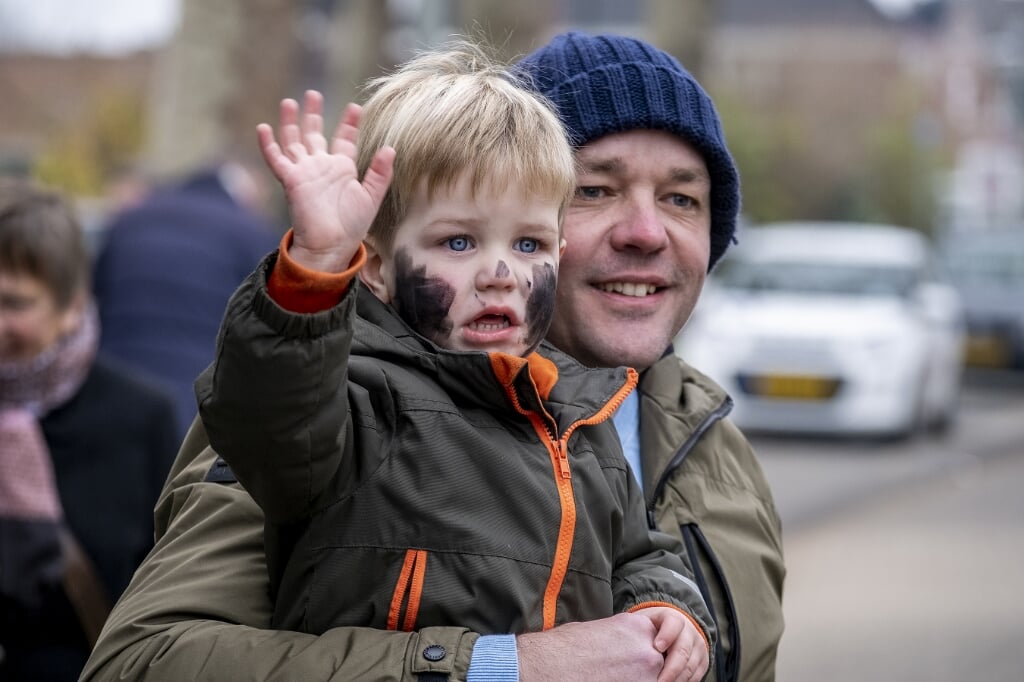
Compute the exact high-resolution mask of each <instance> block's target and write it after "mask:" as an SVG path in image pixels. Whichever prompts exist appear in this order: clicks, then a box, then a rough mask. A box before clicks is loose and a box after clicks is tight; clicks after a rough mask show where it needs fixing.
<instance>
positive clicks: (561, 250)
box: [558, 237, 566, 258]
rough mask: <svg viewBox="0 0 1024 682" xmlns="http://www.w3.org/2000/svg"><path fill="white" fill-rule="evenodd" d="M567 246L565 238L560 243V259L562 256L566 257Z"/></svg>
mask: <svg viewBox="0 0 1024 682" xmlns="http://www.w3.org/2000/svg"><path fill="white" fill-rule="evenodd" d="M565 244H566V242H565V238H564V237H563V238H562V240H561V241H560V242H559V243H558V257H559V258H561V257H562V256H564V255H565Z"/></svg>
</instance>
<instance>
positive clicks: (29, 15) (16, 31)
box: [0, 0, 918, 53]
mask: <svg viewBox="0 0 1024 682" xmlns="http://www.w3.org/2000/svg"><path fill="white" fill-rule="evenodd" d="M212 1H216V0H212ZM428 1H429V0H428ZM764 1H765V2H770V1H771V0H764ZM821 1H822V2H828V0H821ZM871 1H872V2H874V3H875V4H876V5H878V6H879V7H881V8H883V9H884V10H887V11H894V12H898V11H899V10H901V9H903V8H905V7H907V6H910V5H912V4H914V3H915V2H916V1H918V0H871ZM178 12H179V0H0V50H5V49H6V50H9V49H25V48H29V49H35V50H43V51H47V52H64V53H66V52H75V51H95V52H106V53H117V52H130V51H132V50H136V49H140V48H146V47H152V46H154V45H158V44H160V43H162V42H164V41H165V40H166V39H167V38H169V37H170V35H171V34H172V32H173V31H174V28H175V26H176V25H177V21H178Z"/></svg>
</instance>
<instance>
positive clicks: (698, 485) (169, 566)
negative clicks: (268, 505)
mask: <svg viewBox="0 0 1024 682" xmlns="http://www.w3.org/2000/svg"><path fill="white" fill-rule="evenodd" d="M639 392H640V396H641V409H640V414H641V430H642V433H641V438H642V447H643V449H644V459H643V470H644V472H645V478H646V479H647V480H646V481H645V486H644V488H645V490H646V491H647V497H648V501H649V502H650V500H651V499H652V498H653V497H654V495H655V491H656V489H657V488H658V486H659V481H660V479H661V476H660V474H661V468H662V467H664V466H667V465H668V464H669V463H670V462H671V461H672V460H673V459H675V458H676V455H677V452H680V448H682V450H681V453H682V454H685V456H683V457H680V458H681V459H682V463H683V466H682V467H677V468H674V469H673V470H672V472H671V474H670V475H669V476H668V480H667V481H666V483H665V484H664V486H662V491H661V493H660V498H659V500H657V501H656V504H655V513H656V516H657V518H658V525H659V526H660V528H661V529H662V530H664V531H665V532H669V533H674V534H679V535H681V534H682V532H683V531H682V528H684V527H686V526H687V524H690V523H693V522H694V520H696V523H697V525H698V527H699V529H700V531H701V535H703V536H704V537H705V538H707V539H708V540H709V544H710V545H711V547H712V548H713V551H714V553H715V556H716V557H717V559H718V562H719V564H720V565H721V566H722V569H723V572H724V574H725V575H726V576H727V579H728V581H729V589H730V593H731V596H732V601H733V603H734V604H735V607H736V612H737V616H738V621H739V623H740V624H741V627H742V646H741V649H742V651H741V656H740V659H741V661H742V663H741V667H742V670H743V675H742V677H741V678H740V679H741V680H743V681H744V682H767V681H769V680H773V679H774V664H775V656H776V649H777V646H778V641H779V637H780V636H781V633H782V627H783V622H782V609H781V599H782V582H783V578H784V574H785V569H784V566H783V563H782V547H781V537H780V524H779V519H778V515H777V513H776V511H775V507H774V504H773V502H772V498H771V494H770V491H769V490H768V485H767V482H766V480H765V477H764V474H763V472H762V471H761V468H760V466H759V465H758V463H757V461H756V459H755V458H754V456H753V453H752V452H751V449H750V446H749V444H748V443H747V441H746V440H745V439H744V438H743V436H742V435H741V434H740V433H739V432H738V431H737V430H736V428H735V427H734V426H733V425H732V424H731V423H730V422H728V421H727V420H725V419H723V418H722V416H723V414H724V412H725V411H727V409H728V404H727V397H726V396H725V394H724V392H722V390H721V389H720V388H718V387H717V386H716V385H714V383H713V382H711V381H710V380H709V379H707V378H706V377H703V376H702V375H700V374H699V373H697V372H695V371H693V370H692V369H690V368H688V367H686V366H685V365H683V364H681V363H679V362H677V361H676V359H675V358H674V357H672V356H666V358H664V359H663V360H662V361H661V362H659V363H658V364H657V365H655V366H654V367H652V368H651V369H650V370H648V371H647V372H645V373H644V374H643V375H642V377H641V382H640V387H639ZM216 459H217V457H216V454H215V453H214V452H213V450H212V449H210V448H209V447H208V443H207V440H206V434H205V432H204V430H203V428H202V424H201V423H199V422H198V421H197V422H196V423H195V424H193V427H192V430H191V431H190V433H189V435H188V437H187V438H186V439H185V442H184V444H183V445H182V448H181V451H180V453H179V455H178V459H177V461H176V462H175V465H174V468H173V469H172V471H171V473H170V476H169V477H168V480H167V483H166V484H165V486H164V491H163V494H162V496H161V498H160V501H159V503H158V505H157V508H156V518H155V520H156V534H157V542H156V546H155V548H154V549H153V551H152V552H151V554H150V555H149V557H148V558H147V559H146V561H145V562H144V563H143V564H142V566H141V567H140V569H139V570H138V571H137V573H136V575H135V577H134V579H133V580H132V583H131V585H129V587H128V589H127V590H126V591H125V593H124V594H123V596H122V597H121V599H120V600H119V601H118V603H117V605H116V606H115V608H114V611H113V613H112V614H111V616H110V619H109V620H108V621H107V624H106V626H105V627H104V630H103V633H102V635H101V637H100V641H99V642H98V643H97V645H96V648H95V649H94V651H93V654H92V656H91V658H90V659H89V663H88V664H87V666H86V669H85V671H84V673H83V676H82V679H83V680H142V679H151V680H161V681H162V680H197V681H198V680H209V681H217V682H220V681H221V680H240V681H242V680H311V681H320V680H332V681H338V682H340V681H343V680H345V681H347V680H365V681H367V682H373V681H375V680H382V681H383V680H394V681H403V682H417V680H418V679H419V674H420V673H425V672H428V671H436V672H439V673H442V674H447V675H449V679H450V680H452V681H453V682H456V681H458V682H461V681H463V680H465V678H466V672H467V670H468V668H469V661H470V657H471V655H472V650H473V646H474V644H475V643H476V639H477V637H478V635H477V634H475V633H473V632H470V631H468V630H467V629H465V628H459V627H436V628H425V629H423V630H421V631H419V632H384V631H380V630H372V629H367V628H354V627H347V628H335V629H332V630H329V631H327V632H326V633H324V634H322V635H320V636H316V635H310V634H302V633H295V632H287V631H271V630H268V629H266V628H268V627H269V625H270V619H271V614H272V610H273V604H272V602H271V600H270V596H269V579H268V574H267V569H266V562H265V555H264V549H263V515H262V513H261V512H260V509H259V507H258V506H257V505H256V503H255V502H254V501H253V500H252V498H251V497H250V496H249V495H248V494H247V493H246V492H245V491H244V490H243V489H242V488H241V486H240V485H239V484H238V483H236V482H234V478H233V476H231V475H228V476H221V475H220V471H221V468H219V467H216V466H214V463H215V460H216ZM659 463H660V465H659ZM688 477H689V478H688ZM687 491H689V492H687ZM702 491H703V492H702ZM680 493H685V496H684V497H685V499H686V502H684V503H683V504H681V505H679V506H673V502H672V500H673V499H676V500H677V498H678V496H679V495H680ZM701 495H705V496H706V497H704V498H703V499H702V498H701V497H700V496H701ZM691 535H693V534H691ZM713 563H714V562H712V561H710V560H709V559H706V558H705V559H701V561H700V566H701V568H702V572H703V573H704V574H705V575H707V574H709V573H714V571H713V570H711V569H712V568H713V567H712V564H713ZM722 591H723V590H722V587H721V585H718V586H717V587H715V588H714V589H713V590H712V605H713V606H714V607H715V608H716V610H718V609H722V606H721V605H722V603H723V600H722V599H721V598H720V597H721V594H722ZM259 595H264V596H265V598H264V599H259ZM722 610H725V609H722ZM716 615H717V616H718V617H719V624H720V627H719V629H718V634H719V641H720V642H721V641H722V640H723V639H727V638H728V637H729V633H730V625H729V623H728V618H725V616H724V614H718V613H716ZM729 641H731V640H729ZM432 645H439V646H441V647H443V648H444V651H445V652H446V655H445V656H444V657H443V658H442V659H441V660H439V661H430V660H427V658H425V657H424V655H423V653H424V652H425V651H426V650H427V649H428V647H431V646H432ZM726 646H727V647H728V646H729V642H726ZM719 648H721V647H719ZM433 651H437V649H433ZM707 679H712V678H711V677H710V676H709V677H708V678H707ZM720 682H721V681H720Z"/></svg>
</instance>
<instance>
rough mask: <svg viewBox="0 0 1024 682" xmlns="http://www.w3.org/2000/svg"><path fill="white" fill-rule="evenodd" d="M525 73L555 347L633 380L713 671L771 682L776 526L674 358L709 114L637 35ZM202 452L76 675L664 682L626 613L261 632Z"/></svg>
mask: <svg viewBox="0 0 1024 682" xmlns="http://www.w3.org/2000/svg"><path fill="white" fill-rule="evenodd" d="M523 68H524V71H525V72H526V73H527V74H528V75H530V76H532V77H533V79H534V82H535V83H536V86H537V88H538V89H539V90H540V91H541V92H542V93H544V94H545V95H547V96H549V97H550V98H551V99H552V100H553V101H554V103H555V106H556V108H557V110H558V112H559V114H560V115H561V116H562V118H563V120H564V122H565V124H566V126H567V128H568V130H569V132H570V135H571V136H572V138H573V144H574V146H576V148H577V156H578V160H579V162H580V177H579V183H578V184H579V189H578V191H577V197H576V199H575V200H574V202H573V205H572V206H571V207H570V209H569V210H568V212H567V214H566V217H565V223H564V233H565V237H566V240H567V242H568V244H567V247H566V250H565V252H564V254H563V256H562V263H561V266H560V269H559V286H558V304H557V305H558V308H557V311H556V320H555V322H554V323H553V325H552V328H551V331H550V333H549V337H548V338H549V339H550V340H551V341H553V342H554V343H555V344H556V345H558V346H560V347H561V348H563V349H564V350H566V351H568V352H569V353H570V354H572V355H575V356H576V357H577V358H579V359H580V360H581V361H582V362H584V363H586V364H590V365H594V366H600V365H609V366H612V365H619V364H628V365H632V366H634V367H636V368H637V369H638V370H641V372H642V376H641V382H640V387H639V390H638V391H637V392H636V393H635V394H634V395H638V397H637V399H636V400H635V402H627V403H626V404H625V405H623V406H622V408H620V410H619V413H618V414H617V419H616V422H617V424H618V425H619V426H620V436H621V437H622V439H623V442H624V449H625V450H626V452H627V456H631V457H632V463H633V466H634V471H635V472H636V473H637V474H638V477H639V478H640V479H641V481H642V483H643V488H644V491H645V497H646V501H647V504H648V510H649V515H650V516H651V520H652V523H654V524H656V525H657V526H658V528H659V529H660V530H662V531H665V532H669V533H673V534H676V535H678V536H680V537H681V538H682V539H683V541H684V545H685V547H686V548H687V551H688V552H689V554H690V555H691V557H692V558H694V559H695V561H694V562H693V563H694V567H695V569H699V571H698V578H699V580H700V582H701V584H702V588H703V592H704V594H705V599H706V601H707V602H708V605H709V606H710V607H711V609H712V610H713V615H714V617H715V618H716V621H717V625H718V631H719V637H720V640H721V642H722V646H721V647H718V648H716V660H715V662H714V665H713V672H712V673H711V674H709V676H708V679H716V680H719V681H724V680H736V679H741V680H744V681H745V682H746V681H748V680H753V681H760V680H772V679H774V665H775V655H776V649H777V646H778V641H779V638H780V637H781V634H782V609H781V598H782V582H783V577H784V573H785V569H784V567H783V562H782V547H781V537H780V536H781V531H780V527H779V519H778V515H777V513H776V511H775V507H774V503H773V501H772V498H771V493H770V491H769V488H768V485H767V482H766V480H765V478H764V475H763V473H762V471H761V468H760V466H759V465H758V463H757V461H756V459H755V458H754V455H753V453H752V451H751V449H750V446H749V444H748V443H747V442H746V440H745V439H744V438H743V437H742V435H741V434H740V433H739V432H738V431H737V430H736V428H735V427H734V426H733V425H732V424H731V423H730V422H729V421H728V420H727V419H725V416H726V414H727V413H728V411H729V408H730V405H731V403H730V401H729V399H728V397H727V396H726V395H725V394H724V392H723V391H722V390H721V389H720V388H719V387H717V386H716V385H715V384H714V383H713V382H711V381H710V380H709V379H707V378H706V377H704V376H702V375H700V374H699V373H697V372H696V371H694V370H692V369H690V368H689V367H687V366H686V365H685V364H683V363H681V362H680V361H679V360H678V359H677V358H675V357H674V355H673V353H672V352H671V341H672V339H673V338H674V336H675V334H676V333H677V332H678V331H679V329H681V327H682V325H683V324H684V323H685V321H686V319H687V318H688V316H689V314H690V312H691V311H692V309H693V306H694V305H695V303H696V300H697V297H698V295H699V293H700V290H701V288H702V286H703V282H704V278H705V276H706V273H707V272H708V271H709V270H710V269H711V267H713V266H714V264H715V262H717V260H718V259H719V258H720V257H721V255H722V253H723V252H724V251H725V249H726V248H727V247H728V245H729V243H730V241H731V239H732V237H733V233H734V230H735V220H736V215H737V212H738V210H739V190H738V179H737V177H736V171H735V168H734V166H733V163H732V160H731V158H730V156H729V153H728V150H727V148H726V146H725V141H724V138H723V135H722V131H721V126H720V123H719V120H718V116H717V114H716V113H715V110H714V107H713V105H712V103H711V101H710V99H709V98H708V97H707V95H706V94H705V93H704V91H703V90H702V89H701V88H700V86H699V85H698V84H697V83H696V81H694V80H693V78H692V77H691V76H690V74H689V73H687V72H686V71H685V70H684V69H683V68H682V67H681V66H680V65H679V63H678V62H677V61H676V60H675V59H673V58H672V57H670V56H669V55H667V54H665V53H664V52H661V51H659V50H656V49H654V48H653V47H651V46H650V45H647V44H645V43H643V42H640V41H636V40H633V39H628V38H622V37H617V36H601V37H588V36H584V35H581V34H566V35H562V36H558V37H556V38H555V39H554V40H553V41H552V42H551V43H549V44H548V45H547V46H545V47H543V48H541V49H540V50H538V51H536V52H535V53H533V54H531V55H530V56H528V57H527V58H526V59H525V60H524V61H523ZM205 445H206V440H205V434H204V433H203V430H202V428H201V425H196V427H194V428H193V430H192V431H191V433H190V434H189V437H188V438H187V439H186V441H185V443H184V445H183V447H182V454H181V455H180V456H179V458H178V461H177V462H176V464H175V468H174V470H173V471H172V472H171V476H170V478H169V480H168V485H167V487H166V488H165V493H164V496H163V498H162V499H161V503H160V505H159V506H158V507H157V527H158V532H159V533H160V534H161V538H160V539H159V541H158V543H157V547H156V549H155V550H154V552H153V553H152V554H151V555H150V557H149V558H148V559H147V561H146V563H145V565H144V566H143V567H142V569H140V571H139V572H138V574H137V575H136V578H135V580H134V581H133V584H132V586H131V587H130V588H129V590H128V591H127V592H126V594H125V596H124V597H123V598H122V601H121V602H120V603H119V604H118V606H117V607H116V608H115V610H114V613H113V614H112V616H111V619H110V621H109V622H108V625H107V627H106V630H105V633H104V636H103V638H102V639H101V641H100V642H99V644H98V645H97V648H96V650H95V651H94V653H93V656H92V658H91V659H90V663H89V666H88V667H87V669H86V673H85V676H84V678H83V679H107V678H110V677H114V676H117V675H123V676H124V677H126V678H131V679H138V678H140V677H143V676H145V675H146V674H147V673H148V674H150V675H152V679H164V678H167V677H173V678H178V679H209V680H216V679H240V678H241V679H307V680H327V679H337V680H355V679H359V680H367V679H382V680H383V679H393V680H430V679H433V680H445V679H448V680H463V679H467V680H470V681H473V680H483V679H489V680H496V679H497V680H515V679H520V680H523V681H524V682H530V681H531V680H567V679H580V680H588V681H589V680H621V679H627V678H629V679H636V680H654V679H656V678H657V675H658V672H659V671H660V668H661V663H662V660H661V656H660V654H658V653H657V651H656V650H655V649H654V648H653V646H652V637H653V635H652V630H651V629H650V628H649V627H647V626H646V624H645V623H643V622H642V619H641V618H639V617H637V616H636V614H619V615H617V616H614V617H612V618H607V619H603V620H598V621H590V622H586V623H570V624H567V625H563V626H560V627H556V628H554V629H552V630H548V631H545V632H540V633H532V634H527V635H521V636H518V637H512V636H502V635H499V636H489V637H483V638H481V637H479V636H478V635H477V634H475V633H472V632H469V631H468V630H465V629H462V628H425V629H424V630H422V631H420V632H412V633H393V632H381V631H374V630H367V629H358V628H337V629H334V630H331V631H328V632H327V633H325V634H324V635H322V636H320V637H315V636H312V635H305V634H299V633H294V632H283V631H268V630H265V629H257V628H266V627H267V625H268V623H269V615H270V608H271V601H270V598H269V597H268V595H267V593H266V591H267V584H268V581H267V574H266V567H265V565H264V564H263V544H262V528H263V520H262V517H261V515H260V514H259V510H258V508H257V507H256V505H255V504H254V503H253V502H252V500H251V499H250V498H249V497H248V495H246V494H245V492H244V491H243V490H241V489H240V488H239V487H238V486H237V485H236V484H234V483H233V476H232V475H231V474H230V472H228V471H225V467H223V466H216V465H214V459H215V456H214V454H213V453H212V451H211V450H209V449H208V448H207V449H205V450H204V447H205ZM197 453H199V454H197ZM211 465H212V468H211ZM217 481H224V482H223V483H218V482H217ZM467 671H468V673H467Z"/></svg>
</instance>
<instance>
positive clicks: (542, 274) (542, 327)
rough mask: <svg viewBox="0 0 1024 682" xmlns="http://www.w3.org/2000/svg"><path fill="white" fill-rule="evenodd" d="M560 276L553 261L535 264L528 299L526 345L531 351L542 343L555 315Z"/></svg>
mask: <svg viewBox="0 0 1024 682" xmlns="http://www.w3.org/2000/svg"><path fill="white" fill-rule="evenodd" d="M557 283H558V276H557V275H556V273H555V268H554V266H553V265H551V263H544V264H543V265H535V266H533V286H532V287H531V285H530V283H529V282H527V289H529V290H530V296H529V298H527V299H526V325H527V329H528V330H529V331H528V332H527V336H526V346H527V351H526V353H524V355H526V354H527V353H530V352H532V351H534V350H536V348H537V346H539V345H540V342H541V340H542V339H543V338H544V335H545V334H547V333H548V327H550V326H551V320H552V319H554V316H555V285H556V284H557Z"/></svg>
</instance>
